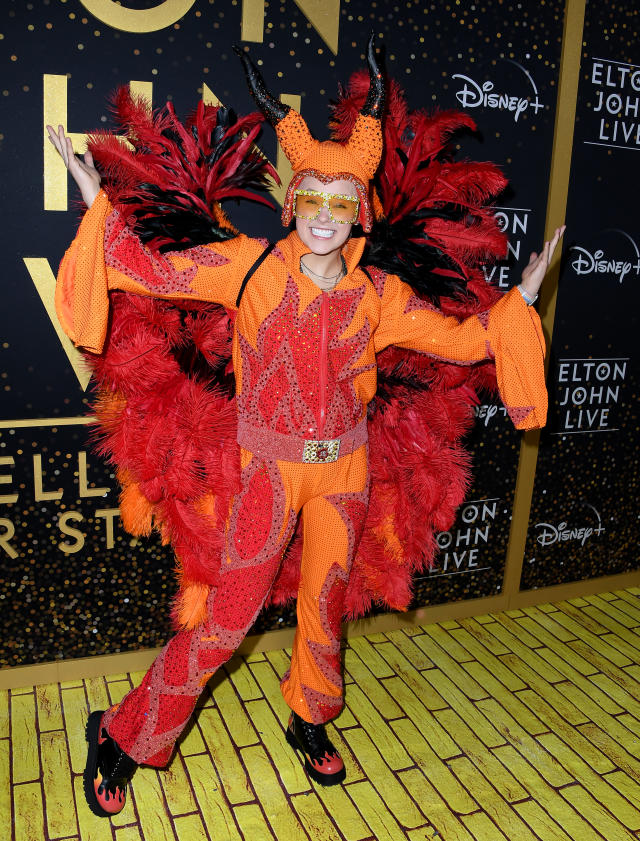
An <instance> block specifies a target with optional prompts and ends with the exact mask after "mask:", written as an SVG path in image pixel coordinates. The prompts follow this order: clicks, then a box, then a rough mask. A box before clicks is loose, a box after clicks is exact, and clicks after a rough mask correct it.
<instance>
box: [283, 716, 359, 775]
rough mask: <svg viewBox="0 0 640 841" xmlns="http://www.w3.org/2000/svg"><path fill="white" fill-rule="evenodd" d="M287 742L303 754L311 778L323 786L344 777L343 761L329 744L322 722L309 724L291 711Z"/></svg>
mask: <svg viewBox="0 0 640 841" xmlns="http://www.w3.org/2000/svg"><path fill="white" fill-rule="evenodd" d="M287 742H289V744H290V745H291V747H292V748H293V749H294V750H299V751H302V753H303V754H304V767H305V768H306V770H307V773H308V774H309V776H310V777H311V779H312V780H315V781H316V782H317V783H320V785H323V786H332V785H335V784H336V783H341V782H342V781H343V780H344V778H345V777H346V771H345V768H344V762H343V761H342V758H341V756H340V754H339V753H338V751H337V749H336V748H335V747H334V746H333V745H332V744H331V741H330V739H329V737H328V736H327V731H326V729H325V726H324V724H309V722H308V721H304V719H302V718H300V716H299V715H298V714H297V713H295V712H292V713H291V715H290V716H289V724H288V726H287Z"/></svg>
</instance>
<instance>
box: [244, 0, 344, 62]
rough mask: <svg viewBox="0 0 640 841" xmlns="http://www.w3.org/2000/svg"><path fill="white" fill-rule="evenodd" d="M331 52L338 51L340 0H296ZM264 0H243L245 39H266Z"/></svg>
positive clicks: (335, 52)
mask: <svg viewBox="0 0 640 841" xmlns="http://www.w3.org/2000/svg"><path fill="white" fill-rule="evenodd" d="M295 3H296V6H297V7H298V8H299V9H300V11H301V12H302V14H303V15H304V16H305V17H306V18H307V20H308V21H309V23H310V24H311V25H312V26H313V28H314V29H315V30H316V32H317V33H318V35H319V36H320V37H321V38H322V40H323V41H324V42H325V44H326V45H327V46H328V47H329V49H330V50H331V52H332V53H333V54H334V55H336V54H337V52H338V33H339V30H340V0H295ZM264 9H265V2H264V0H243V3H242V23H241V35H240V37H241V38H242V40H243V41H256V42H258V43H262V41H264Z"/></svg>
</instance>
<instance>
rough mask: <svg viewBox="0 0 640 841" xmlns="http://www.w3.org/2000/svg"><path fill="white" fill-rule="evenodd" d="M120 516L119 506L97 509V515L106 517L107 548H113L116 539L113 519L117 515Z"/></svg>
mask: <svg viewBox="0 0 640 841" xmlns="http://www.w3.org/2000/svg"><path fill="white" fill-rule="evenodd" d="M119 516H120V509H119V508H101V509H100V510H99V511H96V517H104V518H105V526H106V531H107V549H113V545H114V539H113V521H114V519H115V518H116V517H119Z"/></svg>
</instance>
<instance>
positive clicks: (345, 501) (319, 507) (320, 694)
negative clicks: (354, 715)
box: [280, 447, 369, 724]
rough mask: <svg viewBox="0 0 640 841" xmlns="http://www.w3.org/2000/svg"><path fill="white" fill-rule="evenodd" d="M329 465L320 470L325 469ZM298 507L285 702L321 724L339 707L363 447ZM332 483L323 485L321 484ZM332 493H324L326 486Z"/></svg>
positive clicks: (364, 494)
mask: <svg viewBox="0 0 640 841" xmlns="http://www.w3.org/2000/svg"><path fill="white" fill-rule="evenodd" d="M328 467H329V465H326V466H325V467H324V468H323V469H324V470H325V471H326V468H328ZM336 467H337V468H338V470H336V471H335V473H336V475H335V476H332V475H331V474H329V473H328V471H327V474H326V475H325V477H324V481H323V482H322V484H321V487H320V490H322V491H325V493H324V495H320V496H316V497H314V498H312V499H310V500H309V501H307V502H305V504H304V506H303V508H302V527H303V549H302V565H301V570H300V585H299V587H298V601H297V607H296V612H297V627H296V633H295V638H294V643H293V650H292V656H291V668H290V669H289V670H288V671H287V673H286V674H285V675H284V677H283V678H282V682H281V685H280V686H281V690H282V694H283V696H284V699H285V701H286V702H287V704H288V705H289V707H291V709H292V710H294V711H295V712H297V713H298V715H299V716H300V717H301V718H302V719H304V720H305V721H309V722H311V723H313V724H323V723H325V722H327V721H329V720H330V719H332V718H335V717H336V716H337V715H338V713H339V712H340V710H341V709H342V705H343V677H342V659H341V653H340V641H341V639H342V616H343V612H344V599H345V591H346V588H347V583H348V581H349V574H350V571H351V566H352V563H353V558H354V556H355V553H356V549H357V547H358V543H359V541H360V536H361V534H362V530H363V528H364V524H365V520H366V515H367V507H368V502H369V480H368V471H367V452H366V447H362V448H361V449H360V450H358V451H356V452H355V453H353V454H352V455H349V456H345V457H344V458H343V459H339V460H338V462H336ZM327 479H330V480H332V481H331V482H330V483H328V484H325V482H326V480H327ZM331 487H332V488H333V489H337V488H340V492H338V493H326V490H327V489H328V488H331Z"/></svg>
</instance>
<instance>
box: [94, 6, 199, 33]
mask: <svg viewBox="0 0 640 841" xmlns="http://www.w3.org/2000/svg"><path fill="white" fill-rule="evenodd" d="M80 2H81V3H82V5H83V6H84V7H85V9H86V10H87V11H88V12H91V14H92V15H93V16H94V17H97V18H98V20H101V21H102V23H106V24H107V26H111V27H113V29H121V30H122V31H123V32H157V30H158V29H166V27H167V26H171V25H172V24H174V23H175V22H176V21H177V20H179V19H180V18H181V17H183V16H184V15H186V13H187V12H188V11H189V9H190V8H191V7H192V6H193V4H194V3H195V0H163V2H160V3H158V5H157V6H154V7H153V8H151V9H127V8H125V7H124V6H120V5H119V4H117V3H115V2H114V0H80Z"/></svg>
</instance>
